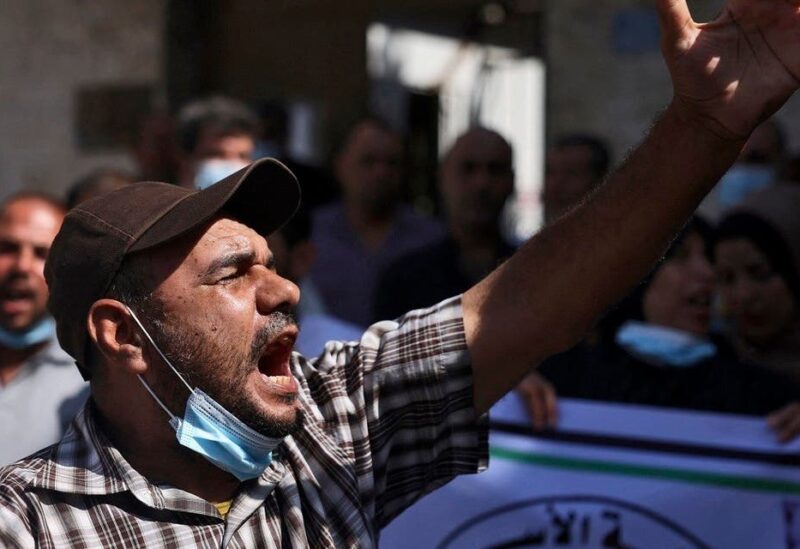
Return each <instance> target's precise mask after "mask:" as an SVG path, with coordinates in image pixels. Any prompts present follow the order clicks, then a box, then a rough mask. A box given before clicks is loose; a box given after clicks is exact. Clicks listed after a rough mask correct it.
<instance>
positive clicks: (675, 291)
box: [540, 217, 800, 440]
mask: <svg viewBox="0 0 800 549" xmlns="http://www.w3.org/2000/svg"><path fill="white" fill-rule="evenodd" d="M710 242H711V228H710V227H709V226H708V224H706V223H705V222H704V221H703V220H702V219H700V218H697V217H696V218H694V219H693V220H692V221H691V222H690V223H689V224H688V225H687V227H686V228H685V229H684V231H683V233H682V234H681V236H679V238H678V239H677V240H676V241H675V242H674V243H673V245H672V246H671V248H670V249H669V251H668V252H667V254H666V256H665V258H664V260H663V261H662V262H661V263H660V264H659V265H658V267H656V268H655V270H654V271H653V272H652V273H651V274H650V276H648V277H647V279H645V281H644V282H642V283H641V284H640V285H639V287H638V288H637V289H636V290H635V291H634V292H633V293H632V294H631V295H630V296H628V297H627V298H626V299H624V300H623V301H622V302H621V303H619V304H618V305H617V306H616V307H615V308H614V309H612V310H611V312H609V314H608V315H607V316H606V317H605V318H604V319H603V321H601V323H600V327H599V332H600V333H601V336H600V341H599V342H598V343H597V344H596V345H594V346H591V345H589V344H585V343H584V344H581V345H579V346H578V347H576V348H574V349H572V350H570V351H568V352H566V353H563V354H562V355H558V356H556V357H553V358H551V359H550V360H548V361H546V362H545V363H544V364H542V366H541V367H540V371H541V373H542V374H543V375H544V376H545V377H546V378H547V379H549V380H550V381H551V382H552V383H553V384H554V385H555V388H556V392H557V393H558V394H559V396H562V397H574V398H587V399H595V400H611V401H617V402H629V403H636V404H646V405H653V406H666V407H677V408H689V409H697V410H713V411H718V412H728V413H740V414H753V415H765V414H769V413H772V412H776V411H778V410H779V409H782V408H784V407H786V406H789V405H790V404H791V403H793V402H795V401H797V400H800V387H798V386H796V385H794V384H793V383H792V381H791V380H789V379H784V378H783V377H781V376H778V375H775V374H773V373H771V372H767V371H765V370H763V369H761V368H758V367H756V366H754V365H750V364H746V363H744V362H741V361H740V360H739V359H738V357H737V355H736V353H735V352H734V350H733V348H732V347H731V346H730V345H729V344H727V343H726V342H725V340H724V339H723V338H721V337H718V336H716V335H714V334H712V333H711V331H710V323H711V303H712V297H713V291H714V272H713V270H712V266H711V262H710V260H709V257H708V252H709V246H710ZM776 434H777V436H778V438H780V439H781V440H787V439H789V438H793V437H794V436H796V435H797V434H798V432H797V431H796V429H792V430H791V432H785V431H783V430H781V429H776Z"/></svg>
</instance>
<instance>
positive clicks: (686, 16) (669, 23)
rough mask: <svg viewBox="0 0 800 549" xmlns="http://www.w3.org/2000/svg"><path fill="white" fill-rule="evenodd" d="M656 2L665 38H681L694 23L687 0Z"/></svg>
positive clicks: (660, 0) (659, 0) (662, 0)
mask: <svg viewBox="0 0 800 549" xmlns="http://www.w3.org/2000/svg"><path fill="white" fill-rule="evenodd" d="M656 4H657V8H658V15H659V19H660V20H661V32H662V33H663V35H664V37H665V38H670V39H672V40H675V39H679V38H680V37H681V36H682V35H683V34H684V32H685V31H686V29H687V28H688V27H690V26H691V25H692V24H693V23H694V21H693V20H692V14H691V13H690V12H689V6H687V5H686V0H657V3H656Z"/></svg>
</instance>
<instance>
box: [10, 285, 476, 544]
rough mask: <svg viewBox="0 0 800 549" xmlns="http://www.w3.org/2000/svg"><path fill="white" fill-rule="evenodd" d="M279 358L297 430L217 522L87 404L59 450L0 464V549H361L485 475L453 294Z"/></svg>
mask: <svg viewBox="0 0 800 549" xmlns="http://www.w3.org/2000/svg"><path fill="white" fill-rule="evenodd" d="M292 362H293V369H294V375H295V376H296V377H297V379H298V383H299V385H300V402H301V409H302V413H303V415H304V420H305V421H304V426H303V428H302V429H301V430H300V431H299V432H298V433H296V434H294V435H292V436H291V437H287V438H286V439H285V441H284V442H283V443H282V444H281V445H280V446H279V448H278V450H276V452H275V456H274V459H273V462H272V464H271V465H270V466H269V467H268V468H267V470H266V471H265V472H264V474H263V475H261V477H259V478H257V479H253V480H251V481H248V482H245V483H242V485H241V487H240V489H239V492H238V493H237V495H236V496H235V498H234V501H233V504H232V506H231V510H230V513H229V514H228V516H227V518H226V519H223V518H222V516H221V515H220V514H219V513H218V511H217V509H216V508H215V507H214V505H212V504H211V503H209V502H207V501H205V500H203V499H201V498H199V497H197V496H194V495H192V494H190V493H188V492H185V491H183V490H178V489H176V488H173V487H171V486H168V485H155V484H152V483H151V482H149V481H148V480H147V479H146V478H144V477H143V476H142V475H140V474H139V473H137V472H136V471H135V470H134V469H133V468H132V467H131V466H130V465H129V464H128V463H127V462H126V461H125V458H124V457H123V456H122V455H121V454H120V452H119V451H118V450H117V449H116V448H115V447H114V446H112V445H111V443H110V442H109V441H108V439H107V438H106V437H105V436H104V435H103V433H102V432H101V431H100V429H99V427H98V424H97V423H96V422H95V420H94V419H93V412H92V406H91V405H87V406H86V407H85V408H84V410H83V411H82V412H81V413H80V414H79V415H78V417H77V418H76V419H75V421H74V423H73V425H72V427H71V428H70V431H69V432H68V433H67V434H66V435H65V437H64V439H62V441H61V442H60V443H59V444H57V445H55V446H51V447H50V448H47V449H45V450H42V451H41V452H39V453H37V454H34V455H33V456H31V457H28V458H26V459H24V460H21V461H19V462H17V463H15V464H13V465H10V466H8V467H5V468H2V469H0V546H2V547H44V548H62V547H87V548H94V547H175V548H192V547H204V548H206V547H207V548H210V547H237V548H242V547H314V548H317V547H374V546H375V545H377V540H378V535H379V531H380V528H381V527H383V526H384V525H386V524H387V523H388V522H389V521H390V520H391V519H392V518H393V517H395V516H396V515H397V514H399V513H400V512H401V511H403V509H405V508H406V507H407V506H408V505H410V504H411V503H412V502H414V501H415V500H416V499H417V498H419V497H420V496H421V495H423V494H425V493H426V492H428V491H430V490H432V489H434V488H436V487H438V486H441V485H442V484H444V483H445V482H447V481H448V480H449V479H451V478H452V477H453V476H455V475H458V474H461V473H473V472H477V471H479V470H481V469H483V468H485V466H486V464H487V459H488V453H487V444H486V428H485V422H484V421H483V420H481V419H478V418H476V416H475V413H474V410H473V405H472V377H471V373H472V371H471V368H470V365H469V361H468V354H467V352H466V343H465V339H464V332H463V323H462V319H461V304H460V300H459V299H457V298H455V299H452V300H449V301H446V302H443V303H442V304H440V305H437V306H436V307H433V308H431V309H428V310H423V311H414V312H412V313H409V314H408V315H406V317H404V319H401V321H400V322H399V323H397V322H382V323H379V324H376V325H374V326H372V327H371V328H370V329H369V330H368V331H367V332H366V333H365V334H364V336H363V337H362V339H361V342H360V344H359V345H356V344H342V343H340V342H332V343H329V344H328V345H327V346H326V348H325V351H324V352H323V353H322V354H321V355H320V357H319V358H317V359H315V360H313V361H308V360H306V359H304V358H303V357H301V356H300V355H295V356H294V358H293V361H292Z"/></svg>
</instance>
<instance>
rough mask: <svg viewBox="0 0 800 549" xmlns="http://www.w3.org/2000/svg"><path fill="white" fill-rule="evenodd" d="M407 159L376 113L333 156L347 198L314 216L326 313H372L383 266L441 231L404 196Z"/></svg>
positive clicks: (359, 321) (352, 316) (354, 316)
mask: <svg viewBox="0 0 800 549" xmlns="http://www.w3.org/2000/svg"><path fill="white" fill-rule="evenodd" d="M402 162H403V143H402V141H401V139H400V136H399V135H398V134H397V133H396V132H395V131H394V130H392V129H391V128H390V127H389V126H388V125H387V124H385V123H384V122H382V121H380V120H377V119H374V118H367V119H364V120H362V121H361V122H359V123H357V124H356V125H355V126H354V127H353V129H352V130H351V131H350V133H349V134H348V136H347V138H346V139H345V141H344V144H343V146H342V149H341V152H340V153H339V155H338V156H337V157H336V159H335V161H334V171H335V173H336V177H337V179H338V180H339V183H340V185H341V190H342V200H341V201H338V202H334V203H331V204H328V205H326V206H323V207H321V208H319V209H318V210H317V211H316V212H315V214H314V216H313V223H312V236H311V239H312V242H313V243H314V245H315V247H316V250H317V259H316V262H315V264H314V266H313V267H312V269H311V280H313V282H314V284H315V286H316V288H317V289H318V290H319V293H320V296H321V297H322V300H323V302H324V304H325V307H326V308H327V312H328V313H330V314H333V315H336V316H338V317H340V318H341V319H343V320H346V321H348V322H351V323H353V324H356V325H359V326H366V325H367V324H369V322H370V320H372V312H373V304H374V298H375V287H376V284H377V279H378V274H379V273H380V271H381V270H383V269H385V268H386V267H388V266H389V265H390V264H391V263H393V262H394V261H395V260H396V259H398V258H399V257H401V256H403V255H405V254H407V253H409V252H411V251H414V250H417V249H419V248H422V247H424V246H426V245H428V244H430V243H432V242H434V241H436V240H438V239H439V238H440V237H441V236H442V234H443V230H442V227H441V226H440V225H439V223H438V222H436V221H434V220H433V219H431V218H427V217H424V216H422V215H420V214H418V213H416V212H414V210H413V209H412V208H411V207H410V206H408V205H407V204H404V203H403V202H402V200H401V198H402V185H403V173H402Z"/></svg>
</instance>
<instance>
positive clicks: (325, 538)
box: [0, 0, 800, 547]
mask: <svg viewBox="0 0 800 549" xmlns="http://www.w3.org/2000/svg"><path fill="white" fill-rule="evenodd" d="M658 5H659V10H660V13H661V17H662V26H663V33H662V36H663V39H664V53H665V56H666V59H667V64H668V66H669V68H670V71H671V73H672V78H673V82H674V86H675V97H674V99H673V101H672V102H671V104H670V105H669V107H668V108H667V109H666V111H665V112H664V114H663V115H662V116H661V118H660V119H659V120H658V122H657V123H656V124H655V126H654V127H653V129H652V131H651V133H650V135H649V136H648V137H647V138H646V140H645V141H644V143H643V144H642V145H641V146H640V147H639V148H638V149H637V150H636V151H635V152H634V153H633V154H632V155H631V156H630V157H629V159H628V160H627V162H626V163H625V164H624V165H623V166H622V168H621V169H620V170H618V171H617V172H616V173H615V174H614V175H612V176H611V177H610V178H609V180H608V181H607V183H605V184H604V186H603V187H601V188H600V189H599V190H598V191H597V192H595V193H594V194H593V196H592V198H591V199H590V200H588V201H587V202H586V203H585V204H584V205H583V206H582V207H580V208H578V209H575V210H573V211H572V212H571V213H568V214H566V215H565V216H564V217H562V218H561V219H560V220H559V221H557V222H555V223H553V224H552V225H550V226H549V227H547V228H546V229H545V230H544V231H542V232H541V233H540V234H539V235H537V236H536V237H535V238H533V239H532V240H530V241H529V242H528V243H526V244H525V245H524V246H523V247H522V248H520V250H519V251H518V252H517V253H516V254H515V255H514V256H513V257H512V258H511V259H509V260H508V261H506V262H505V263H503V264H502V265H501V266H500V267H499V268H498V269H496V270H495V271H493V272H492V273H491V274H490V275H489V276H487V277H486V278H484V279H483V280H482V281H481V282H479V283H477V284H476V285H475V286H473V287H472V288H471V289H469V290H468V291H467V292H466V293H464V294H463V295H462V296H460V297H456V298H453V299H450V300H447V301H444V302H442V303H440V304H439V305H436V306H434V307H432V308H430V309H425V310H418V311H415V312H413V313H411V314H408V315H406V316H405V317H403V318H402V321H401V322H399V323H394V322H382V323H378V324H375V325H373V326H372V327H371V328H370V329H369V330H368V331H367V332H366V333H365V334H364V335H363V336H362V338H361V340H360V342H359V343H353V344H336V343H332V344H329V345H327V346H326V350H325V353H323V354H322V355H321V356H320V357H318V358H317V359H315V360H314V361H308V360H306V359H305V358H303V357H301V356H299V355H297V354H293V353H292V342H293V340H294V338H295V336H296V331H297V330H296V328H295V326H294V323H293V321H292V317H291V309H292V307H293V306H294V305H295V303H296V302H297V299H298V297H299V296H298V291H297V288H296V287H295V286H294V285H293V284H291V283H290V282H288V281H287V280H285V279H283V278H281V277H279V276H278V275H277V274H276V273H275V271H274V269H273V262H272V260H271V253H270V251H269V248H268V246H267V244H266V241H265V239H264V237H265V236H266V235H268V234H269V233H270V232H271V231H273V230H274V229H276V228H277V227H278V226H280V225H281V224H282V223H283V222H284V221H285V220H286V219H287V218H288V217H289V216H290V215H291V212H292V211H293V209H294V208H295V207H296V204H297V200H298V193H297V185H296V182H295V181H294V179H293V178H292V176H291V175H290V174H289V173H288V172H287V171H285V170H284V168H283V167H282V166H281V165H280V164H278V163H276V162H274V161H269V160H265V161H261V162H258V163H256V164H254V165H251V166H250V167H248V168H247V169H245V170H242V171H240V172H237V173H235V174H233V175H231V176H229V177H228V178H226V179H224V180H222V181H220V182H218V183H216V184H215V185H212V186H211V187H209V188H207V189H205V190H203V191H191V190H189V189H185V188H180V187H175V186H168V185H165V184H158V183H150V184H139V185H133V186H130V187H128V188H126V189H123V190H121V191H118V192H116V193H112V194H110V195H106V196H104V197H101V198H98V199H96V200H94V201H89V202H86V203H84V204H82V205H80V206H79V207H78V208H77V209H75V210H73V211H72V212H71V213H70V214H69V215H68V216H67V218H66V220H65V222H64V225H63V227H62V229H61V232H60V234H59V236H58V237H57V238H56V241H55V242H54V245H53V248H52V251H51V255H50V258H49V259H48V264H47V269H46V274H47V279H48V282H49V284H50V285H51V299H50V305H49V306H50V310H51V312H52V313H53V315H54V316H55V318H56V323H57V328H58V336H59V340H60V342H61V343H62V346H63V347H64V348H65V349H66V350H67V351H68V352H69V353H70V354H71V355H72V356H73V357H74V358H75V359H76V361H77V362H78V364H79V366H80V368H81V370H82V371H83V372H84V374H85V375H86V376H88V377H90V378H91V386H92V398H91V400H90V402H89V404H88V405H87V406H86V407H85V408H84V409H83V411H82V412H81V413H80V414H79V415H78V417H77V418H76V420H75V422H74V423H73V427H72V429H71V430H70V431H69V432H68V433H67V434H66V435H65V437H64V439H63V440H62V442H61V443H60V444H57V445H55V446H51V447H50V448H48V449H45V450H43V451H42V452H40V453H38V454H36V455H34V456H32V457H30V458H27V459H25V460H23V461H20V462H17V463H16V464H15V465H13V466H11V467H7V468H4V469H0V544H2V545H4V546H8V547H32V546H36V545H40V546H49V547H62V546H71V545H85V546H101V547H102V546H136V547H211V546H214V547H228V546H230V547H245V546H262V547H284V546H293V547H332V546H337V547H372V546H375V545H376V544H377V541H378V537H379V532H380V528H381V527H382V526H384V525H385V524H386V523H387V522H388V521H389V520H391V519H392V518H393V517H394V516H395V515H397V514H398V513H399V512H400V511H402V510H403V509H404V508H405V507H407V506H408V505H409V504H411V503H412V502H413V501H414V500H415V499H416V498H418V497H419V496H421V495H422V494H424V493H425V492H426V491H428V490H432V489H434V488H436V487H437V486H441V485H442V484H443V483H444V482H446V481H447V480H449V479H450V478H451V477H453V476H454V475H457V474H460V473H466V472H474V471H478V470H480V469H481V468H483V467H484V466H485V465H486V460H487V446H486V426H485V423H484V422H483V421H482V420H481V419H480V418H481V415H482V414H483V413H484V412H485V411H486V410H487V409H488V408H489V407H490V406H491V405H492V403H493V402H495V401H496V400H497V399H498V398H500V397H501V396H502V395H503V394H504V393H505V392H507V391H508V390H510V389H511V388H512V387H513V386H514V385H515V384H516V383H517V382H518V381H519V380H520V378H521V377H522V376H523V375H524V374H525V373H526V371H527V370H528V369H529V367H530V365H532V364H536V363H537V362H539V361H540V360H541V359H542V358H544V357H546V356H548V355H550V354H552V353H555V352H557V351H560V350H562V349H565V348H567V347H569V346H570V345H571V344H572V343H574V342H576V341H577V340H578V339H579V338H580V337H581V335H582V334H583V332H584V331H585V330H586V329H587V328H588V327H590V326H591V325H592V323H593V321H594V319H595V317H596V316H597V315H598V314H600V313H601V312H602V311H603V310H604V309H605V308H606V307H607V306H608V305H609V304H610V303H612V302H614V301H616V300H617V299H619V298H620V297H621V296H622V295H623V294H624V293H625V292H626V291H627V290H628V289H629V288H630V287H631V286H632V285H633V284H634V283H635V282H636V281H638V280H639V279H640V278H641V277H642V276H643V275H644V274H645V273H646V272H647V271H648V270H649V268H650V267H651V265H652V264H653V263H654V261H655V260H656V259H657V258H658V257H659V255H660V254H661V253H662V252H663V251H664V249H665V248H666V246H667V244H668V242H669V241H670V239H671V238H672V235H674V234H675V233H676V232H677V230H678V229H679V228H680V227H681V225H682V224H683V223H684V221H685V219H686V218H687V217H688V215H689V214H690V213H691V212H692V211H693V210H694V209H695V208H696V206H697V204H698V203H699V202H700V200H701V199H702V197H703V196H704V194H705V193H707V192H708V190H709V189H710V188H711V187H712V186H713V184H714V183H715V182H716V181H717V180H718V179H719V177H720V176H721V175H722V174H723V173H724V172H725V170H726V169H727V168H728V166H730V165H731V163H733V161H734V160H735V159H736V157H737V155H738V153H739V150H740V149H741V147H742V145H743V143H744V141H745V139H746V137H747V135H748V134H749V133H750V132H751V131H752V129H753V128H754V127H756V126H757V125H758V124H759V122H761V121H762V120H764V119H765V118H767V117H768V116H769V115H770V114H771V113H772V112H773V111H774V110H775V109H777V108H778V107H780V106H781V105H782V104H783V103H784V102H785V101H786V99H787V98H788V97H789V96H790V95H791V94H792V93H793V92H794V91H795V89H796V88H797V87H798V78H800V1H798V0H793V1H788V0H731V1H730V2H729V3H728V5H727V6H726V7H725V9H724V10H723V12H722V14H721V15H720V17H719V18H718V20H717V21H715V22H714V23H713V24H711V25H699V24H696V23H695V22H693V21H692V19H691V17H690V15H689V12H688V8H687V6H686V3H685V0H659V1H658ZM134 204H135V207H131V205H134ZM654 204H656V205H658V207H654V206H653V205H654ZM565 242H566V243H568V245H564V243H565ZM598 266H601V267H602V268H599V269H598ZM341 268H343V269H347V265H342V266H341Z"/></svg>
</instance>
